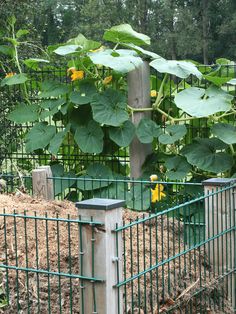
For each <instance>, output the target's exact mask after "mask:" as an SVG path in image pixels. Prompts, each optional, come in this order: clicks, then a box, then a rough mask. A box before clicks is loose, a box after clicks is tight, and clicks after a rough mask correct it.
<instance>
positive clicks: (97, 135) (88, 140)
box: [74, 120, 104, 154]
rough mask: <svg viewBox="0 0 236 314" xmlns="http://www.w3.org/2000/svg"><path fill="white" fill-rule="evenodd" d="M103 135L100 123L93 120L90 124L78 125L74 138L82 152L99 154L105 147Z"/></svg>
mask: <svg viewBox="0 0 236 314" xmlns="http://www.w3.org/2000/svg"><path fill="white" fill-rule="evenodd" d="M103 137H104V134H103V131H102V128H101V127H100V125H99V124H98V123H96V122H95V121H93V120H91V121H89V123H88V124H86V125H81V126H78V127H77V129H76V132H75V137H74V138H75V141H76V143H77V144H78V146H79V148H80V149H81V150H82V152H84V153H90V154H92V153H95V154H99V153H101V152H102V149H103Z"/></svg>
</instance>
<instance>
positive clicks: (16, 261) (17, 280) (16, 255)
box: [13, 210, 20, 313]
mask: <svg viewBox="0 0 236 314" xmlns="http://www.w3.org/2000/svg"><path fill="white" fill-rule="evenodd" d="M13 220H14V244H15V265H16V300H17V301H16V302H17V313H18V312H19V311H20V300H19V271H18V269H17V267H18V244H17V228H16V211H15V210H14V218H13Z"/></svg>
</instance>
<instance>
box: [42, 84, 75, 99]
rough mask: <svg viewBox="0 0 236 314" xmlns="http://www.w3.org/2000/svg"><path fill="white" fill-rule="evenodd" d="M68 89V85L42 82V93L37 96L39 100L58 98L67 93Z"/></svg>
mask: <svg viewBox="0 0 236 314" xmlns="http://www.w3.org/2000/svg"><path fill="white" fill-rule="evenodd" d="M69 91H70V87H69V86H68V85H65V84H62V83H59V82H55V81H44V82H43V83H42V92H41V93H40V94H39V97H40V98H49V97H53V98H54V97H59V96H61V95H65V94H67V93H69Z"/></svg>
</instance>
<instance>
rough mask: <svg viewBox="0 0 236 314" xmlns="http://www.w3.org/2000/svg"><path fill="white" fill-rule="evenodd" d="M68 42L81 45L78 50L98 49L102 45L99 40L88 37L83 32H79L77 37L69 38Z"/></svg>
mask: <svg viewBox="0 0 236 314" xmlns="http://www.w3.org/2000/svg"><path fill="white" fill-rule="evenodd" d="M67 44H70V45H77V46H79V48H80V49H79V51H78V52H82V51H89V50H94V49H97V48H99V47H100V46H101V44H100V43H99V42H97V41H94V40H90V39H87V38H86V37H85V36H84V35H82V34H79V35H78V36H77V37H75V38H71V39H69V40H68V42H67Z"/></svg>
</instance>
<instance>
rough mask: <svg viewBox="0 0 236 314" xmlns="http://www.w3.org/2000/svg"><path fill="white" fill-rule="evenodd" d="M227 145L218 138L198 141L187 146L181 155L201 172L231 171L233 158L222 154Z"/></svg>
mask: <svg viewBox="0 0 236 314" xmlns="http://www.w3.org/2000/svg"><path fill="white" fill-rule="evenodd" d="M226 148H227V145H226V144H225V143H223V142H222V141H220V140H219V139H217V138H209V139H208V138H205V139H196V140H195V141H194V143H193V144H190V145H187V146H185V147H184V148H183V149H182V151H181V153H182V154H183V155H184V156H185V157H186V158H187V160H188V162H189V163H190V164H191V165H193V166H197V167H198V168H199V169H201V170H205V171H210V172H214V173H220V172H224V171H226V170H229V169H230V168H231V167H232V165H233V158H232V156H230V155H229V154H227V153H225V152H222V151H221V150H224V149H226Z"/></svg>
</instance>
